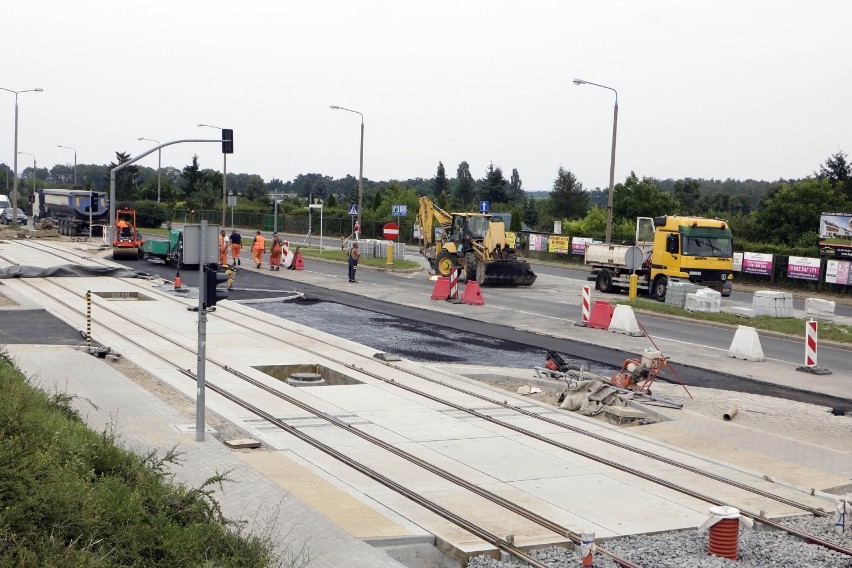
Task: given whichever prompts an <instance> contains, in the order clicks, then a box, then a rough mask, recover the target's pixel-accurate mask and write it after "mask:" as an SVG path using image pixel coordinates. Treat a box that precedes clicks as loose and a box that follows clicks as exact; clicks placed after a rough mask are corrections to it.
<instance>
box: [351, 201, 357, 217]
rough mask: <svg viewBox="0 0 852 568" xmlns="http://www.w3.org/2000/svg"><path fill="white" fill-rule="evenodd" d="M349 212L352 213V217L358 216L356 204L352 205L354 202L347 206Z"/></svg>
mask: <svg viewBox="0 0 852 568" xmlns="http://www.w3.org/2000/svg"><path fill="white" fill-rule="evenodd" d="M349 214H350V215H352V216H353V217H357V216H358V206H357V205H354V204H353V205H350V206H349Z"/></svg>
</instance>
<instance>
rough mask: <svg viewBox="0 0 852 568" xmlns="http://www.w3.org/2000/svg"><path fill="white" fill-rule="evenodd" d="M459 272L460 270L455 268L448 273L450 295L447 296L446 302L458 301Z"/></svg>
mask: <svg viewBox="0 0 852 568" xmlns="http://www.w3.org/2000/svg"><path fill="white" fill-rule="evenodd" d="M459 272H461V268H456V269H454V270H452V271H451V272H450V295H449V296H447V301H458V299H459Z"/></svg>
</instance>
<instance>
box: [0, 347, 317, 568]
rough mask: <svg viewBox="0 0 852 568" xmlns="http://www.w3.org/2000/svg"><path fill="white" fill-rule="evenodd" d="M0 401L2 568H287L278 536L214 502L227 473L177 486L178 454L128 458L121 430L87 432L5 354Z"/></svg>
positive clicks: (60, 398)
mask: <svg viewBox="0 0 852 568" xmlns="http://www.w3.org/2000/svg"><path fill="white" fill-rule="evenodd" d="M0 393H2V396H0V566H23V567H28V566H34V567H35V566H58V567H65V566H67V567H71V566H73V567H78V566H80V567H98V568H100V567H118V566H122V567H124V566H139V567H141V566H146V567H148V566H169V567H174V566H217V567H219V566H222V567H225V566H228V567H243V566H245V567H258V566H283V565H284V563H283V561H282V560H281V559H280V558H277V557H276V556H275V554H274V553H273V550H274V546H273V544H274V543H273V542H272V540H271V538H270V537H269V535H268V534H267V535H263V534H261V535H260V536H256V535H255V536H253V535H250V534H247V532H248V531H247V530H246V528H245V526H244V525H242V524H240V523H234V522H231V521H229V520H228V519H226V518H225V517H224V516H223V515H222V511H221V509H220V507H219V504H218V502H217V501H216V500H215V499H214V496H213V492H214V490H215V489H216V487H217V486H221V484H223V483H226V482H227V481H228V479H227V473H223V474H217V475H215V476H213V477H211V478H209V479H208V480H207V481H206V482H205V483H204V484H202V486H201V487H198V488H191V487H186V486H184V485H176V484H172V483H171V481H172V479H171V476H170V474H169V473H168V468H169V466H171V465H173V464H176V463H178V461H179V454H178V453H177V452H176V451H175V450H174V448H172V449H171V450H169V451H168V452H166V454H165V455H164V456H162V457H158V456H157V454H156V452H151V453H149V454H146V455H137V454H134V453H133V452H130V451H128V450H126V449H123V448H121V447H120V446H119V445H118V444H117V439H116V434H115V433H114V432H113V431H112V429H108V430H107V431H104V432H101V433H96V432H93V431H92V430H90V429H89V428H88V427H87V426H86V425H85V423H83V422H82V420H81V419H80V417H79V416H78V414H77V412H76V411H75V410H74V409H73V407H72V405H71V402H72V398H71V397H69V396H68V395H64V394H55V395H48V394H46V393H44V392H43V391H40V390H37V389H34V388H32V387H31V386H30V385H29V384H28V383H27V382H26V380H25V378H24V377H23V376H22V375H21V374H20V373H19V372H18V371H17V370H16V369H15V368H14V367H13V366H12V364H11V363H10V361H9V360H8V357H6V356H5V353H3V354H0ZM303 561H304V560H302V562H303ZM288 565H289V566H293V565H295V564H294V563H291V564H288Z"/></svg>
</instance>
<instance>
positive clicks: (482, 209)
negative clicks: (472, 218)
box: [479, 201, 488, 213]
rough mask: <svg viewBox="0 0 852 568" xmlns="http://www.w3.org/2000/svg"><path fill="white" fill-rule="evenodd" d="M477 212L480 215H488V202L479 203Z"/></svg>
mask: <svg viewBox="0 0 852 568" xmlns="http://www.w3.org/2000/svg"><path fill="white" fill-rule="evenodd" d="M479 212H480V213H488V202H487V201H480V202H479Z"/></svg>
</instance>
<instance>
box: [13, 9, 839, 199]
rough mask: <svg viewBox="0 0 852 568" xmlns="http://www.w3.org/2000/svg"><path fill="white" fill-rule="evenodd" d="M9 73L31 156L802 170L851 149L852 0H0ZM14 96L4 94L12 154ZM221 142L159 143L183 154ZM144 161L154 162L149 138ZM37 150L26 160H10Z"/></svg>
mask: <svg viewBox="0 0 852 568" xmlns="http://www.w3.org/2000/svg"><path fill="white" fill-rule="evenodd" d="M0 21H2V22H3V28H2V32H0V53H1V54H2V58H0V61H2V79H0V87H4V88H7V89H13V90H23V89H31V88H35V87H41V88H43V89H44V92H41V93H23V94H21V95H19V98H18V100H19V108H20V124H19V141H18V149H19V150H21V151H25V152H30V153H33V154H35V155H36V157H37V159H38V165H39V167H44V166H47V167H52V166H53V165H54V164H57V163H68V164H72V163H73V160H74V155H73V152H72V151H71V150H65V149H62V148H57V144H62V145H66V146H73V147H75V148H76V149H77V161H78V162H79V163H97V164H107V163H109V162H110V161H113V160H114V159H115V158H114V157H115V151H126V152H129V153H130V154H131V155H133V156H136V155H139V154H141V153H143V152H144V151H146V150H147V149H149V148H151V147H152V146H154V144H152V143H150V142H140V141H138V140H137V139H138V138H139V137H140V136H142V137H146V138H153V139H156V140H161V141H164V142H165V141H170V140H178V139H186V138H218V137H219V133H218V132H217V131H215V130H212V129H209V128H199V127H197V126H196V125H197V124H198V123H207V124H212V125H216V126H219V127H225V128H233V129H234V131H235V134H234V145H235V152H234V154H233V155H231V156H229V157H228V171H229V172H237V173H253V174H259V175H261V176H262V177H263V178H264V179H265V180H267V181H269V180H270V179H271V178H272V177H277V178H279V179H282V180H284V181H288V180H291V179H293V178H294V177H295V176H296V175H298V174H299V173H311V172H314V173H322V174H325V175H331V176H334V177H335V178H338V177H343V176H345V175H346V174H351V175H353V176H355V177H357V176H358V150H359V135H360V117H359V116H358V115H357V114H352V113H348V112H344V111H339V110H338V111H334V110H330V109H329V105H339V106H343V107H348V108H351V109H354V110H358V111H360V112H362V113H363V115H364V122H365V142H364V176H365V177H367V178H370V179H373V180H387V179H407V178H414V177H423V178H430V177H433V176H434V175H435V171H436V168H437V165H438V161H442V162H443V163H444V166H445V167H446V169H447V175H448V176H450V177H455V172H456V168H457V166H458V164H459V162H461V161H462V160H465V161H467V162H468V163H469V164H470V169H471V172H472V173H473V175H474V177H475V178H481V177H484V174H485V169H486V167H487V166H488V164H489V163H490V162H493V163H494V165H495V166H498V167H500V168H502V169H503V172H504V175H505V176H506V178H507V179H508V178H509V176H510V175H511V172H512V168H517V169H518V172H519V173H520V176H521V179H522V181H523V184H524V185H523V187H524V189H526V190H528V191H532V190H549V189H550V188H551V187H552V183H553V180H554V178H555V177H556V173H557V170H558V168H559V167H560V166H562V167H565V168H567V169H569V170H571V171H572V172H574V174H575V175H576V176H577V178H578V179H579V180H580V182H582V183H583V185H584V186H585V187H586V188H595V187H606V186H607V185H608V183H609V167H610V146H611V141H612V138H611V137H612V121H613V103H614V99H615V97H614V94H613V92H612V91H609V90H605V89H601V88H598V87H594V86H590V85H582V86H575V85H573V84H572V79H573V78H575V77H578V78H582V79H585V80H587V81H591V82H594V83H600V84H603V85H607V86H610V87H613V88H615V89H617V91H618V103H619V115H618V147H617V152H616V170H615V178H616V182H618V181H622V180H624V178H625V177H626V176H627V175H628V174H629V172H630V171H631V170H633V171H635V172H636V174H637V175H639V176H640V177H641V176H653V177H657V178H669V177H671V178H682V177H703V178H722V179H724V178H728V177H731V178H737V179H747V178H754V179H766V180H775V179H778V178H795V177H804V176H806V175H809V174H811V173H812V172H813V171H814V170H816V169H818V167H819V164H820V163H821V162H823V161H824V160H825V159H826V158H827V157H828V156H829V155H831V154H833V153H835V152H837V151H838V150H843V151H845V152H850V151H852V127H850V126H851V125H852V105H850V100H852V73H850V68H849V65H850V53H852V48H850V45H852V44H850V42H849V38H848V27H849V22H850V21H852V2H848V1H845V0H835V1H830V0H822V1H820V0H816V1H814V0H811V1H808V2H792V1H788V0H781V1H777V0H773V1H761V2H756V1H748V0H739V1H728V0H716V1H712V2H710V1H705V2H687V1H683V0H671V1H658V0H655V1H651V0H642V1H614V2H604V1H599V2H588V1H586V2H575V1H569V0H553V1H550V0H548V1H534V0H529V1H521V0H517V1H511V2H508V1H500V0H488V1H480V0H476V1H470V0H454V1H453V0H450V1H445V0H429V1H424V0H418V1H408V0H393V1H392V0H369V1H359V0H300V1H284V0H277V1H272V0H269V1H260V0H253V1H250V2H248V1H243V2H240V1H233V0H230V1H221V0H171V1H169V2H165V1H160V0H151V1H147V2H133V3H131V2H121V1H116V0H109V1H101V0H87V1H85V2H71V1H68V0H4V1H3V2H2V3H0ZM14 103H15V97H14V95H12V94H11V93H6V92H2V91H0V161H6V162H9V163H10V164H11V163H12V158H13V142H14V134H13V132H14ZM193 154H198V156H199V161H200V164H201V166H202V167H203V168H213V169H217V170H221V168H222V154H221V152H220V147H219V145H217V144H203V143H193V144H181V145H176V146H171V147H169V148H166V149H164V150H163V156H162V158H163V165H164V166H166V165H170V166H174V167H178V168H182V167H183V166H185V165H187V164H189V163H190V162H191V159H192V155H193ZM140 164H141V165H145V166H149V167H154V168H156V166H157V158H156V152H155V153H154V154H153V155H151V156H149V157H146V158H144V159H143V160H142V161H141V162H140ZM28 166H30V167H31V166H32V158H31V157H30V156H20V157H19V170H23V169H24V168H25V167H28Z"/></svg>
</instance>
